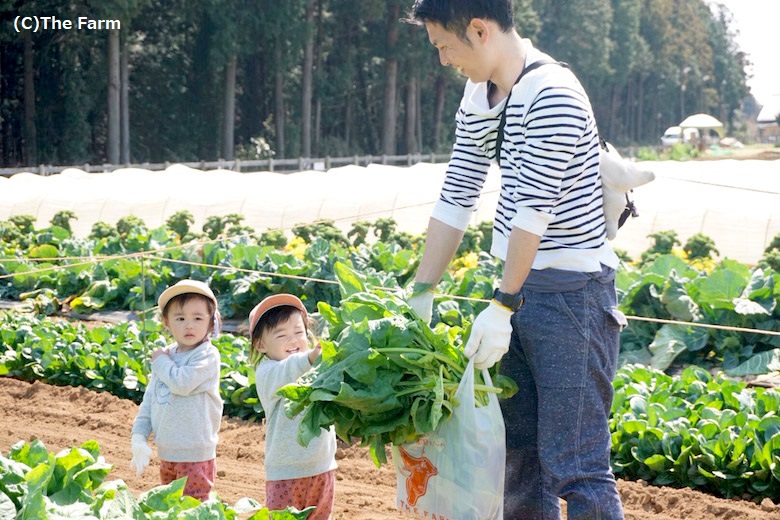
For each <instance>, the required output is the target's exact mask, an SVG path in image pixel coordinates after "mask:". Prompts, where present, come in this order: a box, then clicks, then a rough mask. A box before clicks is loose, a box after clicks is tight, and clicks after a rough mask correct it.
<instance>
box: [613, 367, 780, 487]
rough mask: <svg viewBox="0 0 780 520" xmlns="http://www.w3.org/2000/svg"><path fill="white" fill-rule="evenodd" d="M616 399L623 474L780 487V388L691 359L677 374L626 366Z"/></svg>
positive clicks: (616, 458)
mask: <svg viewBox="0 0 780 520" xmlns="http://www.w3.org/2000/svg"><path fill="white" fill-rule="evenodd" d="M614 386H615V390H616V392H615V399H614V402H613V405H612V416H611V418H610V429H611V431H612V467H613V469H614V471H615V473H616V474H617V475H618V476H622V477H624V478H629V479H644V480H647V481H648V482H651V483H653V484H657V485H673V486H678V487H690V488H699V489H702V490H704V491H707V492H710V493H714V494H717V495H720V496H725V497H733V496H737V497H742V496H744V495H749V496H751V497H756V498H761V497H772V498H776V497H777V496H778V494H780V417H778V410H780V392H778V391H777V390H775V389H765V388H749V387H747V386H746V385H745V384H744V383H739V382H736V381H734V380H731V379H728V378H726V377H724V376H723V375H722V374H719V375H717V376H715V377H713V376H712V375H710V374H709V373H708V372H707V371H705V370H703V369H701V368H699V367H695V366H691V367H688V368H687V369H685V370H684V371H683V373H682V374H681V375H680V376H679V377H671V376H668V375H666V374H664V373H663V372H661V371H659V370H653V369H651V368H647V367H643V366H639V365H627V366H625V367H623V368H621V369H620V370H619V371H618V374H617V377H616V379H615V382H614Z"/></svg>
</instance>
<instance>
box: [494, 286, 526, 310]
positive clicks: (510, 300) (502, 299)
mask: <svg viewBox="0 0 780 520" xmlns="http://www.w3.org/2000/svg"><path fill="white" fill-rule="evenodd" d="M493 299H494V300H496V301H497V302H498V303H500V304H501V305H503V306H504V307H506V308H508V309H511V310H512V312H517V311H518V310H519V309H520V307H522V306H523V302H524V301H525V298H523V295H522V294H520V293H517V294H509V293H505V292H501V291H500V290H498V289H496V290H495V291H493Z"/></svg>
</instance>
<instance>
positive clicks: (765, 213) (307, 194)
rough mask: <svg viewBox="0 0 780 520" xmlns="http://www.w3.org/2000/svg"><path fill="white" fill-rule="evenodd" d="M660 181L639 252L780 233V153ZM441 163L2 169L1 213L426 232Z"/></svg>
mask: <svg viewBox="0 0 780 520" xmlns="http://www.w3.org/2000/svg"><path fill="white" fill-rule="evenodd" d="M641 167H642V168H643V169H648V170H652V171H654V172H655V174H656V180H655V181H653V182H652V183H650V184H648V185H645V186H642V187H640V188H637V189H636V190H635V192H634V194H633V198H634V199H635V202H636V205H637V207H638V209H639V214H640V216H639V218H635V219H629V221H628V222H627V223H626V225H625V226H624V227H623V228H622V229H621V230H620V232H619V233H618V236H617V238H616V239H615V240H614V241H613V242H612V245H613V246H614V247H616V248H619V249H623V250H625V251H626V252H628V253H629V254H630V255H631V256H633V257H638V255H639V254H641V253H642V252H643V251H645V250H646V249H648V248H649V247H650V246H652V244H653V240H652V239H650V238H648V235H650V234H652V233H656V232H658V231H665V230H675V231H676V232H677V235H678V237H679V238H680V240H681V241H682V242H683V243H685V241H686V240H687V238H688V237H690V236H691V235H693V234H695V233H703V234H705V235H707V236H709V237H711V238H712V239H713V240H714V242H715V246H716V248H717V249H718V251H719V252H720V257H721V258H725V257H728V258H732V259H735V260H738V261H740V262H745V263H749V264H754V263H755V262H756V261H757V260H758V259H759V258H761V257H762V256H763V252H764V249H765V248H766V247H767V245H768V244H769V243H770V242H771V240H772V238H773V237H774V236H775V235H777V234H778V233H780V161H778V160H775V161H760V160H742V161H738V160H731V159H725V160H718V161H689V162H675V161H660V162H644V163H642V164H641ZM445 169H446V164H443V163H440V164H430V163H419V164H416V165H414V166H410V167H397V166H384V165H369V166H367V167H362V166H345V167H341V168H334V169H331V170H328V171H326V172H322V171H302V172H296V173H274V172H256V173H238V172H233V171H229V170H212V171H201V170H195V169H191V168H188V167H186V166H182V165H173V166H170V167H169V168H168V169H166V170H164V171H150V170H143V169H135V168H125V169H120V170H116V171H114V172H111V173H85V172H84V171H82V170H78V169H73V168H71V169H67V170H64V171H63V172H62V173H60V174H55V175H51V176H46V177H42V176H39V175H37V174H33V173H19V174H16V175H13V176H11V177H10V178H4V177H0V219H1V220H7V219H8V218H9V217H10V216H12V215H20V214H27V215H33V216H35V217H36V218H37V223H36V227H37V228H43V227H47V226H48V225H49V221H50V220H51V218H52V217H53V216H54V214H55V213H57V212H58V211H60V210H71V211H73V212H74V213H75V214H76V215H77V217H78V220H75V221H72V222H71V226H72V228H73V231H74V233H75V234H76V235H78V236H86V235H87V234H89V232H90V230H91V228H92V225H93V224H94V223H95V222H98V221H103V222H107V223H109V224H116V222H117V220H119V219H120V218H121V217H124V216H127V215H131V214H132V215H135V216H137V217H139V218H141V219H142V220H143V221H144V222H145V223H146V225H147V226H148V227H150V228H154V227H158V226H161V225H162V224H164V222H165V221H166V220H167V219H168V218H169V217H170V216H171V215H173V214H174V213H176V212H177V211H180V210H187V211H189V212H190V213H192V215H193V216H194V218H195V222H194V224H193V225H192V228H193V229H194V230H198V231H200V230H201V228H202V226H203V223H204V222H205V221H206V218H207V217H209V216H212V215H219V216H224V215H228V214H230V213H237V214H239V215H243V216H244V221H243V224H245V225H248V226H250V227H252V228H254V229H255V230H256V231H257V232H263V231H266V230H268V229H282V230H286V231H289V230H291V229H292V228H293V227H294V226H296V225H298V224H301V223H310V222H313V221H316V220H321V219H330V220H333V221H334V222H335V224H336V225H337V226H338V227H339V228H341V229H343V230H344V231H347V230H349V229H350V228H351V227H352V224H353V223H354V222H356V221H360V220H362V221H368V222H374V221H375V220H376V219H378V218H382V217H392V218H393V219H394V220H395V221H396V222H397V224H398V229H399V230H401V231H408V232H410V233H421V232H423V231H424V230H425V228H426V227H427V223H428V218H429V216H430V214H431V210H432V208H433V204H434V202H435V201H436V200H437V198H438V195H439V190H440V189H441V185H442V182H443V178H444V172H445ZM499 183H500V177H499V174H498V171H497V170H496V169H495V167H494V168H493V169H492V170H491V172H490V174H489V175H488V180H487V182H486V184H485V188H484V191H483V195H482V197H481V200H480V203H479V207H478V209H477V211H476V212H475V214H474V217H473V218H472V222H471V223H472V224H473V225H476V224H478V223H480V222H483V221H492V219H493V214H494V212H495V207H496V202H497V200H498V190H499Z"/></svg>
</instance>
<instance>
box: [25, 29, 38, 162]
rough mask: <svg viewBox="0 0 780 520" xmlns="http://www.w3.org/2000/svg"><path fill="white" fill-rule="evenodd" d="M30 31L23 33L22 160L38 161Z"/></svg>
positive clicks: (33, 64) (33, 70)
mask: <svg viewBox="0 0 780 520" xmlns="http://www.w3.org/2000/svg"><path fill="white" fill-rule="evenodd" d="M34 54H35V53H34V52H33V41H32V35H31V34H30V31H26V32H25V33H24V154H23V156H24V162H25V163H26V164H27V165H28V166H34V165H36V164H37V163H38V132H37V129H36V125H35V119H36V116H35V63H34V62H33V60H34Z"/></svg>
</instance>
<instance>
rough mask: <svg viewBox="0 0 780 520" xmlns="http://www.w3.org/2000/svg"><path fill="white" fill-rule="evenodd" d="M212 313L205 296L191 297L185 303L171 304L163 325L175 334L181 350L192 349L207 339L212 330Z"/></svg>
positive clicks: (174, 336) (174, 337)
mask: <svg viewBox="0 0 780 520" xmlns="http://www.w3.org/2000/svg"><path fill="white" fill-rule="evenodd" d="M211 323H212V318H211V313H210V312H209V306H208V304H207V303H206V300H205V299H204V298H190V299H189V300H187V301H186V302H185V303H184V305H177V304H176V303H172V304H171V308H170V309H169V310H168V312H167V316H163V325H165V328H166V329H168V330H169V331H170V333H171V334H173V339H174V340H175V341H176V343H178V345H179V351H187V350H191V349H193V348H195V347H197V346H198V345H200V344H201V343H203V342H204V341H205V340H206V337H207V336H208V335H209V332H210V330H211Z"/></svg>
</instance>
